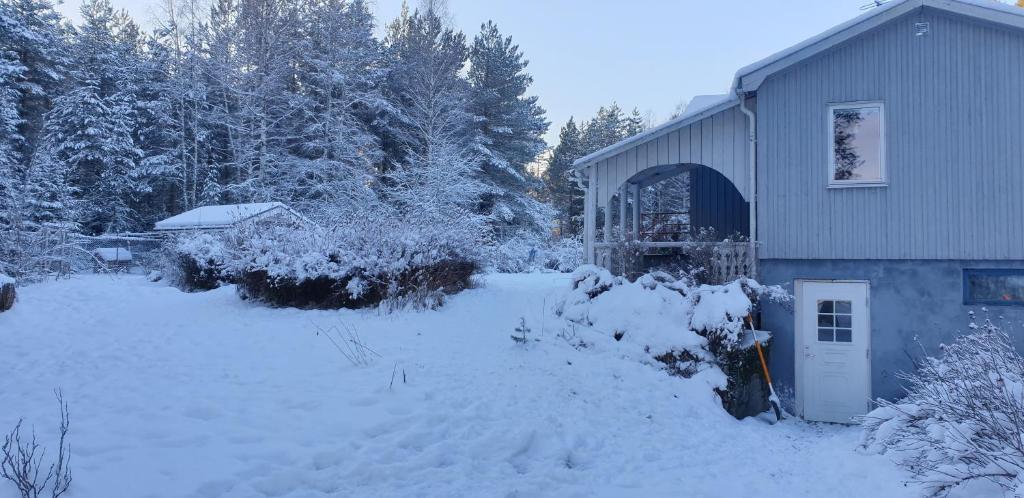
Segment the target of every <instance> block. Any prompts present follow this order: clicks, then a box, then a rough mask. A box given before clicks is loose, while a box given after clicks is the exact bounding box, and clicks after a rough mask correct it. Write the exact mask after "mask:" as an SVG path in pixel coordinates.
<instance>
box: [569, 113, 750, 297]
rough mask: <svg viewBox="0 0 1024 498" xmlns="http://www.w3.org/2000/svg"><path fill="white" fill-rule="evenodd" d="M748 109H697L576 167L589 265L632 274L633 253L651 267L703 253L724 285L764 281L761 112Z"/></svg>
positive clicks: (607, 149) (589, 157) (580, 162)
mask: <svg viewBox="0 0 1024 498" xmlns="http://www.w3.org/2000/svg"><path fill="white" fill-rule="evenodd" d="M744 104H745V103H744V102H741V101H740V100H739V99H736V98H728V97H723V98H721V99H719V102H717V103H715V104H712V105H710V106H707V107H705V108H703V109H697V110H690V109H687V112H686V113H684V114H683V115H682V116H681V117H679V118H677V119H675V120H672V121H670V122H668V123H666V124H664V125H662V126H659V127H657V128H654V129H651V130H649V131H647V132H645V133H642V134H640V135H637V136H635V137H632V138H630V139H627V140H625V141H623V142H620V143H618V144H615V145H613V146H611V147H608V148H606V149H603V150H601V151H598V152H595V153H594V154H591V155H589V156H586V157H584V158H582V159H580V160H579V161H577V162H576V164H575V167H576V175H577V178H578V179H579V180H580V183H581V185H582V186H583V187H584V188H585V189H586V198H585V204H584V250H585V253H586V254H585V257H586V260H587V262H588V263H592V264H597V265H600V266H603V267H605V268H607V269H609V270H611V271H612V272H614V273H619V274H622V273H626V272H627V271H626V270H625V268H626V265H624V264H623V261H625V259H626V258H627V257H634V258H639V259H640V260H641V262H640V264H641V266H643V267H645V268H650V267H652V266H657V262H658V260H659V259H665V258H672V257H677V258H679V257H681V258H684V259H685V258H688V257H690V258H692V257H699V258H702V260H703V261H704V262H706V263H707V266H710V268H707V270H708V271H709V272H710V273H711V274H712V275H711V276H712V278H713V279H715V280H720V281H725V280H729V279H733V278H736V277H739V276H752V277H753V276H756V273H757V255H756V238H755V237H754V236H753V235H754V234H756V219H755V213H754V210H753V209H752V204H751V203H750V202H749V198H750V195H749V192H751V191H753V185H752V184H753V175H752V174H751V169H752V168H751V166H752V161H751V159H752V158H753V150H752V141H751V139H750V137H751V136H752V135H751V129H752V126H753V124H752V121H753V117H752V116H753V115H752V113H749V111H747V110H746V107H745V105H744ZM748 116H749V117H750V119H748ZM664 197H668V198H669V199H670V201H671V202H668V203H666V202H664V199H663V198H664Z"/></svg>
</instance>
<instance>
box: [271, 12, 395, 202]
mask: <svg viewBox="0 0 1024 498" xmlns="http://www.w3.org/2000/svg"><path fill="white" fill-rule="evenodd" d="M301 16H302V37H301V38H300V39H299V41H298V42H297V43H298V44H299V46H300V50H298V52H297V55H298V57H297V65H296V71H295V74H296V79H297V81H298V83H299V88H300V90H299V91H298V92H297V95H296V98H297V112H296V114H295V115H294V119H293V120H292V122H293V123H294V125H295V129H294V130H293V134H294V136H295V139H294V140H293V145H292V147H291V148H290V152H291V153H292V155H293V156H294V159H293V160H292V161H291V162H292V165H291V166H290V168H291V171H289V172H287V173H286V174H284V175H282V177H281V178H283V179H284V181H283V182H282V183H281V186H280V189H281V190H282V191H283V192H282V194H283V195H284V196H286V197H287V198H289V199H293V205H294V206H295V207H296V208H298V209H301V210H303V211H306V212H309V213H314V212H316V213H324V214H328V213H329V215H330V216H332V217H339V216H347V215H349V214H351V213H352V212H353V211H355V210H358V209H360V208H363V207H365V206H367V205H368V204H372V203H374V202H375V197H376V194H375V193H374V192H373V190H372V189H371V188H370V185H371V184H372V181H373V173H374V167H375V166H376V164H377V163H378V162H379V161H380V160H381V157H382V155H381V152H380V145H379V143H378V139H377V137H376V136H375V135H374V134H373V132H372V130H371V129H370V127H369V123H368V122H367V121H366V120H365V119H364V115H365V113H366V112H368V111H369V110H372V109H375V108H378V107H379V106H380V105H381V101H382V97H381V95H380V92H379V83H380V81H381V78H382V75H383V73H382V67H381V65H382V58H381V49H380V46H379V43H378V42H377V40H376V39H374V37H373V17H372V15H371V14H370V12H369V8H368V6H367V5H366V3H365V2H363V1H362V0H354V1H351V2H348V1H344V0H309V1H308V2H306V3H305V4H304V8H303V10H302V13H301Z"/></svg>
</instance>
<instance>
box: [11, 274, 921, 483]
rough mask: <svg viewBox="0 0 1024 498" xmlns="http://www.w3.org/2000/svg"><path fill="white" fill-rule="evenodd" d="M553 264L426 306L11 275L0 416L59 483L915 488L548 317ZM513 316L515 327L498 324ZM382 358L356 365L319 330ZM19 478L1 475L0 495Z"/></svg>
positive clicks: (847, 441) (793, 423) (120, 279)
mask: <svg viewBox="0 0 1024 498" xmlns="http://www.w3.org/2000/svg"><path fill="white" fill-rule="evenodd" d="M569 278H570V277H569V276H568V275H562V274H529V275H489V276H486V277H485V278H484V279H483V281H482V283H481V284H482V285H481V286H480V287H479V288H477V289H472V290H469V291H465V292H463V293H461V294H459V295H456V296H454V297H453V298H452V299H451V300H450V302H449V303H448V304H446V305H445V307H443V308H441V309H440V310H438V311H426V312H401V313H395V314H385V313H381V312H378V311H366V310H363V311H334V312H327V311H300V310H294V309H268V308H263V307H259V306H256V305H253V304H251V303H248V302H245V301H241V300H239V298H238V297H237V296H236V294H235V292H234V290H233V289H232V288H231V287H225V288H221V289H217V290H214V291H210V292H206V293H196V294H187V293H182V292H179V291H177V290H175V289H173V288H170V287H167V286H165V285H163V284H161V283H151V282H148V281H147V280H146V279H145V278H144V277H141V276H116V277H111V276H108V275H104V276H99V275H96V276H93V275H87V276H83V277H79V278H76V279H74V280H70V281H60V282H48V283H43V284H38V285H33V286H29V287H26V288H25V289H24V290H23V292H21V293H20V294H19V299H20V300H19V305H18V307H16V308H14V309H13V310H11V311H10V312H8V313H4V314H3V315H0V365H3V369H4V371H5V374H4V375H2V376H0V431H2V430H6V429H7V428H9V427H11V426H12V425H13V424H14V423H15V422H16V421H17V419H18V418H19V417H25V420H26V424H28V425H34V426H35V427H36V430H37V433H38V436H39V437H40V439H41V441H40V442H41V443H42V444H44V445H49V446H52V445H53V438H54V435H55V434H54V431H53V429H54V426H55V424H56V421H57V410H56V407H57V405H56V402H55V400H54V397H53V392H52V390H53V389H54V388H56V387H60V388H61V389H62V390H63V392H64V396H65V399H66V400H67V401H68V402H69V404H70V410H71V433H70V436H69V437H70V443H71V453H72V458H71V466H72V472H73V477H74V482H73V484H72V494H73V496H80V497H85V496H146V497H218V496H231V497H264V496H277V497H316V496H380V497H390V496H531V497H532V496H559V497H561V496H588V497H589V496H598V497H601V496H607V497H612V496H653V497H658V496H680V492H684V494H686V495H689V496H747V495H750V494H752V493H753V494H756V495H757V496H760V497H790V496H829V497H834V498H839V497H845V496H850V497H853V496H886V497H901V496H907V497H909V496H916V495H917V494H918V493H919V490H918V489H916V488H914V487H913V486H910V487H905V486H904V484H903V481H904V480H906V478H907V476H906V475H905V474H903V473H902V471H900V470H898V469H897V468H896V467H895V466H893V465H892V464H891V463H890V461H889V460H888V459H887V458H886V457H884V456H877V455H864V454H859V453H857V452H856V451H855V448H856V446H857V443H858V437H859V429H857V428H853V427H844V426H835V425H816V424H806V423H803V422H800V421H797V420H786V421H784V422H782V423H780V424H777V425H769V424H768V423H766V422H765V421H763V420H761V419H747V420H744V421H737V420H735V419H733V418H732V417H730V416H729V415H727V414H726V413H725V412H724V411H723V410H722V409H721V408H720V406H718V404H717V400H716V399H715V398H714V396H713V395H712V394H711V393H710V391H709V388H708V383H707V379H701V378H700V377H699V376H698V377H695V378H693V379H689V380H683V379H679V378H674V377H670V376H668V375H667V374H666V373H665V372H663V371H661V370H659V369H657V368H656V367H655V366H652V365H650V364H645V363H644V362H643V361H641V360H642V358H641V356H640V355H642V354H644V353H643V352H642V351H638V350H636V349H633V348H631V347H630V346H629V345H625V346H622V344H623V343H620V342H617V341H615V340H614V339H613V338H612V337H611V336H610V335H608V334H606V333H604V332H601V331H598V330H590V329H584V328H580V329H579V330H576V331H575V333H578V334H579V335H580V337H582V338H584V339H585V340H586V342H587V343H588V345H587V346H586V347H581V346H579V345H578V344H577V345H575V347H574V345H573V344H572V343H571V342H570V341H567V340H565V339H564V337H565V336H566V334H569V333H572V332H571V331H570V330H569V329H568V327H567V322H565V321H563V320H561V319H558V318H556V317H555V316H554V313H553V311H552V308H553V303H554V302H555V301H556V300H557V298H558V297H559V296H561V295H563V294H564V293H565V290H566V289H567V288H568V287H569ZM521 317H522V318H524V319H525V321H526V324H527V326H528V327H529V328H530V329H531V332H529V333H528V337H529V339H530V340H529V341H528V343H527V344H526V345H525V346H523V345H518V344H515V343H514V342H513V341H512V340H510V338H509V335H510V334H511V333H513V330H514V328H515V327H517V326H518V325H519V320H520V318H521ZM317 326H320V327H323V328H329V327H331V326H338V327H339V328H346V327H347V328H350V329H352V330H356V331H357V332H358V334H359V336H360V338H361V340H362V342H363V343H365V344H366V345H367V346H369V347H370V348H372V349H373V350H374V351H375V352H377V353H379V354H380V357H379V358H375V359H374V360H373V361H372V362H371V364H370V365H369V366H365V367H357V366H354V365H352V364H351V363H349V362H348V361H347V360H345V359H344V357H343V356H342V355H341V354H339V352H338V350H337V349H335V348H334V346H333V345H332V344H331V342H329V341H328V340H327V338H325V337H324V336H322V335H321V336H318V335H316V333H315V330H316V327H317ZM14 496H15V491H14V490H13V489H11V487H10V486H7V485H6V483H0V498H13V497H14Z"/></svg>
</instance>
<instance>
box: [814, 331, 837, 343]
mask: <svg viewBox="0 0 1024 498" xmlns="http://www.w3.org/2000/svg"><path fill="white" fill-rule="evenodd" d="M834 340H835V336H834V335H833V333H832V329H818V341H820V342H834Z"/></svg>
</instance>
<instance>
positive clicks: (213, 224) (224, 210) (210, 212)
mask: <svg viewBox="0 0 1024 498" xmlns="http://www.w3.org/2000/svg"><path fill="white" fill-rule="evenodd" d="M277 208H282V209H288V208H287V206H285V205H284V204H282V203H280V202H257V203H251V204H227V205H221V206H203V207H198V208H195V209H193V210H191V211H185V212H184V213H181V214H178V215H175V216H171V217H170V218H167V219H166V220H163V221H158V222H156V226H155V227H154V228H155V229H156V230H181V229H188V228H224V227H228V226H231V225H234V224H235V223H237V222H239V221H241V220H246V219H249V218H252V217H253V216H259V215H261V214H264V213H266V212H268V211H270V210H272V209H277Z"/></svg>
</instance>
